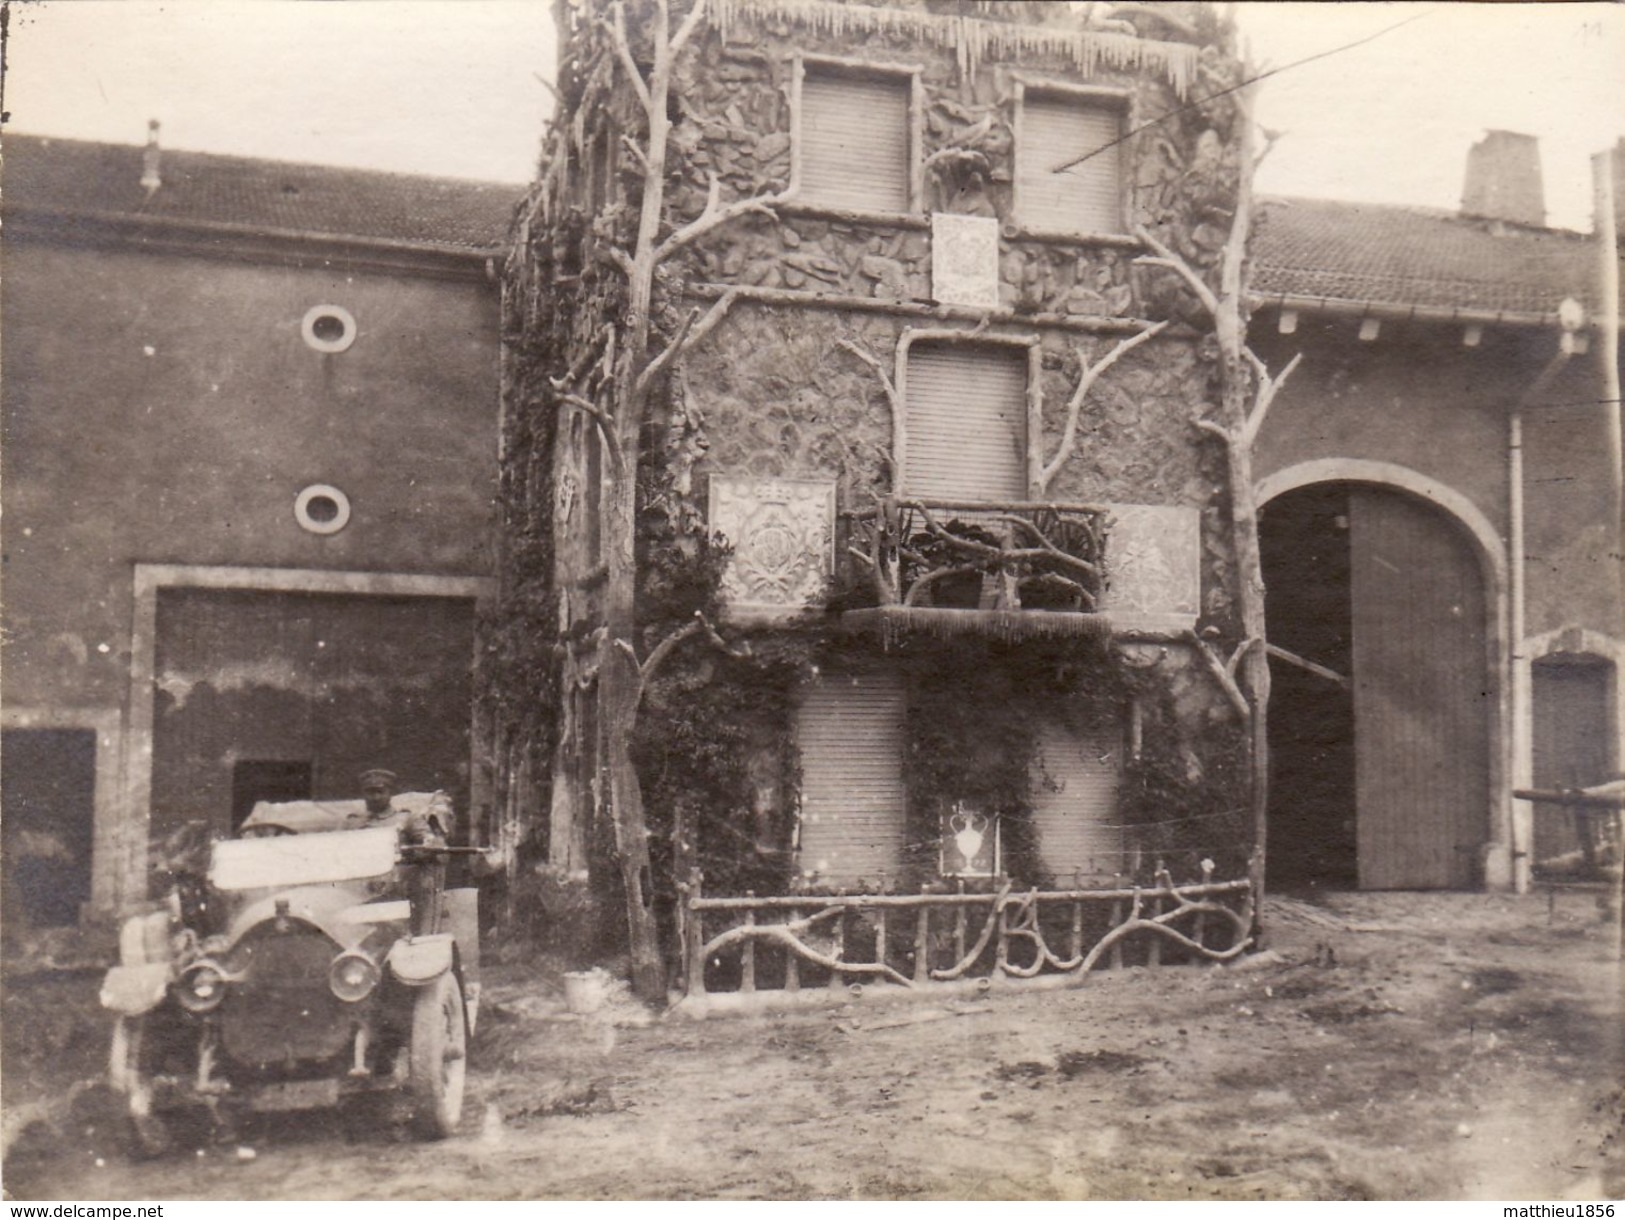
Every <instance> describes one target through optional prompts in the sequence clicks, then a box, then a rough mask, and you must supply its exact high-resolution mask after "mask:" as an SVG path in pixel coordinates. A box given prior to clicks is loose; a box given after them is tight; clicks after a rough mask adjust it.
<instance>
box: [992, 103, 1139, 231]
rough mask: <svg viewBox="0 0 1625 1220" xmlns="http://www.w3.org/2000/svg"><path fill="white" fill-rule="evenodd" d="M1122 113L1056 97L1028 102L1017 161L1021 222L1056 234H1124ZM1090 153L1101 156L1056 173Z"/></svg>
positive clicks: (1022, 120) (1022, 123) (1023, 107)
mask: <svg viewBox="0 0 1625 1220" xmlns="http://www.w3.org/2000/svg"><path fill="white" fill-rule="evenodd" d="M1122 130H1123V119H1122V112H1121V111H1119V110H1117V109H1115V108H1112V107H1106V106H1091V105H1089V104H1087V103H1085V102H1080V101H1075V100H1062V99H1057V98H1046V97H1042V96H1039V97H1036V98H1035V97H1033V96H1031V95H1030V94H1029V95H1028V96H1027V97H1026V98H1025V99H1024V101H1023V103H1022V109H1021V148H1020V150H1019V151H1018V153H1017V156H1016V161H1017V165H1016V192H1017V198H1018V199H1019V211H1020V215H1019V217H1018V219H1019V220H1020V222H1021V223H1022V224H1023V225H1026V226H1027V227H1029V228H1033V229H1039V230H1043V231H1046V232H1053V233H1119V232H1121V231H1122V229H1123V186H1122V179H1123V175H1122V151H1123V150H1122V145H1117V146H1116V147H1113V148H1106V151H1104V152H1097V150H1098V149H1102V148H1105V147H1106V145H1108V144H1111V143H1112V141H1113V140H1116V139H1118V138H1119V137H1120V136H1121V135H1122ZM1088 153H1095V154H1096V155H1094V156H1091V157H1089V159H1088V160H1086V161H1082V162H1079V163H1078V164H1077V165H1073V166H1071V167H1070V168H1069V169H1065V170H1062V171H1061V172H1059V173H1057V172H1055V169H1056V166H1059V165H1065V164H1066V163H1067V162H1069V161H1072V160H1074V159H1076V158H1078V157H1081V156H1084V155H1085V154H1088Z"/></svg>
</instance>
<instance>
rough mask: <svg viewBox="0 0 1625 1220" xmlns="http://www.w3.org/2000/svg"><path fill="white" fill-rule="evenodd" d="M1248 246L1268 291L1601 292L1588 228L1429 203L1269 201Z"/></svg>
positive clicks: (1523, 301)
mask: <svg viewBox="0 0 1625 1220" xmlns="http://www.w3.org/2000/svg"><path fill="white" fill-rule="evenodd" d="M1252 251H1253V275H1252V288H1253V291H1254V292H1255V293H1258V294H1260V295H1263V296H1273V295H1276V294H1286V295H1291V296H1308V297H1324V298H1330V299H1334V300H1341V301H1369V302H1380V303H1382V304H1388V305H1402V306H1408V305H1418V306H1439V307H1443V308H1451V307H1455V308H1461V309H1474V310H1506V311H1509V312H1519V313H1552V312H1554V311H1556V309H1557V307H1558V305H1559V304H1560V303H1561V302H1562V300H1563V298H1565V297H1570V296H1572V297H1576V298H1578V299H1579V300H1580V301H1581V303H1582V304H1586V305H1588V306H1589V305H1591V304H1592V303H1593V301H1592V298H1593V297H1594V296H1595V281H1596V257H1597V255H1596V246H1595V244H1594V243H1593V242H1592V241H1591V239H1589V238H1588V237H1586V236H1585V235H1583V234H1579V233H1570V232H1567V231H1564V230H1557V229H1530V228H1521V227H1517V226H1510V225H1496V224H1494V223H1493V222H1490V221H1486V220H1476V219H1471V218H1467V217H1463V216H1458V215H1456V214H1454V213H1450V212H1442V211H1437V210H1431V209H1422V208H1410V207H1398V206H1393V205H1388V204H1368V203H1343V202H1337V201H1331V200H1321V199H1268V200H1264V201H1262V203H1261V205H1260V207H1259V211H1258V217H1257V224H1256V227H1255V228H1254V230H1253V246H1252Z"/></svg>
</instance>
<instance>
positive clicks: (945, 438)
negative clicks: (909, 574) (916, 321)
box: [903, 343, 1027, 501]
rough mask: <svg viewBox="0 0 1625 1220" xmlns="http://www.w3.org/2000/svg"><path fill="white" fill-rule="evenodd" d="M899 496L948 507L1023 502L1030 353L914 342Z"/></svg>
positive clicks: (994, 348) (999, 347)
mask: <svg viewBox="0 0 1625 1220" xmlns="http://www.w3.org/2000/svg"><path fill="white" fill-rule="evenodd" d="M907 399H908V401H907V410H906V416H907V423H908V443H907V455H908V456H907V458H906V462H905V468H904V472H903V490H904V491H905V492H906V493H907V494H908V495H911V496H920V497H924V498H937V499H949V500H993V501H999V500H1025V499H1026V498H1027V447H1026V437H1027V427H1026V421H1027V352H1026V350H1025V349H1024V348H1013V347H1009V346H1005V345H997V344H987V345H983V346H976V345H965V344H952V345H950V344H943V343H916V344H915V345H914V346H912V347H911V348H909V353H908V390H907Z"/></svg>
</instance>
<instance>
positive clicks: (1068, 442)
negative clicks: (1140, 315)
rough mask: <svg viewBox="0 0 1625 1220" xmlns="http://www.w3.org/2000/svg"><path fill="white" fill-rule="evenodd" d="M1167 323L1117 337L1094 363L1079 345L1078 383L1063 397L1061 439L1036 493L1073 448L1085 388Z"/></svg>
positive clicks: (1042, 490) (1044, 489)
mask: <svg viewBox="0 0 1625 1220" xmlns="http://www.w3.org/2000/svg"><path fill="white" fill-rule="evenodd" d="M1170 324H1171V323H1170V322H1169V321H1168V320H1166V319H1164V320H1163V321H1161V322H1158V323H1157V324H1156V325H1155V326H1152V327H1149V328H1147V329H1145V330H1142V331H1141V332H1140V333H1139V334H1137V335H1130V336H1129V337H1128V338H1127V339H1122V340H1120V341H1119V342H1118V343H1117V345H1116V346H1115V347H1113V348H1112V350H1111V351H1109V352H1107V353H1106V354H1105V355H1104V356H1102V357H1101V358H1100V359H1099V360H1098V361H1096V362H1095V363H1094V364H1090V363H1089V357H1088V356H1087V355H1085V354H1084V352H1083V350H1082V349H1081V348H1080V349H1079V351H1078V362H1079V364H1080V365H1081V366H1082V371H1081V372H1080V374H1079V376H1078V384H1077V386H1076V387H1074V389H1073V391H1072V397H1071V398H1070V399H1068V400H1067V404H1066V425H1065V427H1064V428H1063V429H1062V431H1061V440H1060V443H1059V444H1058V445H1057V446H1056V448H1055V456H1054V457H1053V458H1051V459H1050V461H1049V464H1048V465H1046V466H1045V467H1044V468H1043V470H1042V471H1041V472H1040V473H1039V476H1038V490H1039V492H1040V493H1047V492H1048V491H1049V485H1050V483H1051V481H1052V480H1053V479H1054V478H1055V476H1056V474H1058V473H1059V472H1060V469H1061V467H1062V466H1064V465H1066V462H1067V459H1068V458H1070V457H1071V456H1072V454H1073V452H1074V451H1075V450H1076V448H1077V439H1078V416H1079V414H1080V413H1081V412H1082V410H1083V400H1084V399H1085V398H1087V397H1088V395H1089V391H1090V390H1091V389H1093V388H1094V384H1095V382H1096V381H1098V380H1099V379H1100V375H1101V374H1102V373H1104V372H1105V371H1106V370H1107V369H1109V368H1111V366H1112V365H1114V364H1116V363H1117V362H1118V361H1119V360H1121V359H1122V358H1123V357H1124V356H1126V355H1128V354H1129V353H1130V352H1132V351H1133V350H1134V349H1135V348H1137V347H1139V346H1140V344H1142V343H1145V342H1147V341H1148V340H1151V339H1154V338H1156V336H1158V335H1160V334H1161V333H1162V332H1163V331H1165V330H1167V329H1168V327H1169V325H1170Z"/></svg>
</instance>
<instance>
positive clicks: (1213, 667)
mask: <svg viewBox="0 0 1625 1220" xmlns="http://www.w3.org/2000/svg"><path fill="white" fill-rule="evenodd" d="M1185 638H1186V639H1188V640H1189V641H1190V642H1191V643H1192V644H1194V645H1195V646H1196V654H1197V655H1198V656H1199V657H1201V658H1202V661H1203V662H1204V663H1205V664H1206V665H1207V667H1208V670H1209V672H1211V673H1212V674H1213V677H1214V679H1215V680H1216V681H1217V682H1218V684H1219V689H1220V690H1222V691H1224V694H1225V698H1227V699H1229V700H1230V706H1231V707H1233V708H1235V709H1236V714H1237V715H1238V716H1240V717H1241V718H1242V720H1243V721H1246V720H1247V719H1248V717H1250V716H1251V715H1252V707H1251V705H1250V704H1249V703H1248V702H1247V696H1246V695H1244V694H1243V693H1242V690H1241V687H1240V686H1238V685H1237V684H1236V678H1235V674H1234V673H1233V672H1232V671H1231V669H1230V667H1229V666H1228V665H1227V664H1226V663H1225V661H1224V660H1223V658H1221V657H1220V656H1219V654H1218V652H1217V651H1216V650H1215V649H1214V647H1213V645H1212V644H1210V643H1209V642H1208V641H1207V640H1205V639H1203V638H1202V637H1201V636H1199V635H1197V634H1196V632H1194V631H1190V632H1186V634H1185ZM1236 655H1237V656H1238V657H1239V656H1240V650H1239V649H1238V650H1237V654H1236Z"/></svg>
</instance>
